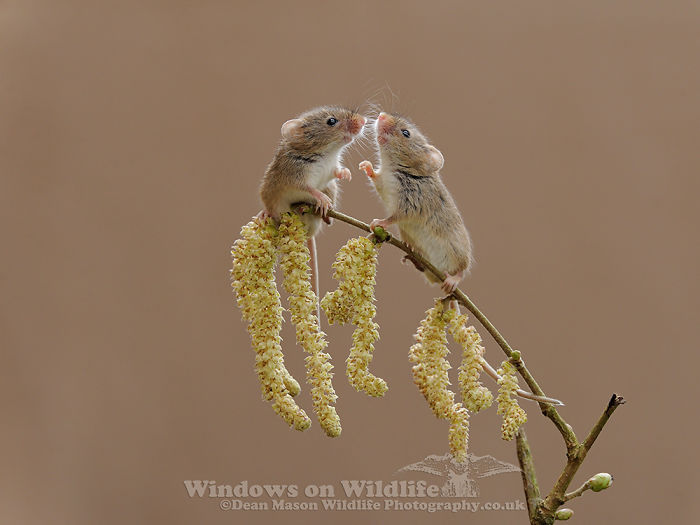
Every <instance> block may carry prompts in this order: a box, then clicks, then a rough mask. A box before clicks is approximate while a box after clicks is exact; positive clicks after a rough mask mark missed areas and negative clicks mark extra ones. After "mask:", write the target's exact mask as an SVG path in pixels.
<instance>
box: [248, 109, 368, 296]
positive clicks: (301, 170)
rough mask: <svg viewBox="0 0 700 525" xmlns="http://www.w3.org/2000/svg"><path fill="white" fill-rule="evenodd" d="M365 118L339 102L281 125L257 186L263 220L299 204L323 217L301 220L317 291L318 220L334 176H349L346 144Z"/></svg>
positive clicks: (332, 192)
mask: <svg viewBox="0 0 700 525" xmlns="http://www.w3.org/2000/svg"><path fill="white" fill-rule="evenodd" d="M366 121H367V119H366V118H365V117H363V116H362V115H360V114H358V113H357V112H356V111H353V110H351V109H346V108H342V107H338V106H321V107H318V108H315V109H312V110H310V111H307V112H306V113H303V114H301V115H299V116H298V117H297V118H294V119H291V120H288V121H287V122H285V123H284V124H282V140H281V141H280V143H279V145H278V147H277V150H276V151H275V156H274V158H273V159H272V162H270V164H269V165H268V166H267V170H266V171H265V175H264V177H263V180H262V184H261V186H260V197H261V199H262V202H263V206H264V208H263V210H262V211H261V212H260V213H259V214H258V216H259V217H261V218H267V217H272V218H273V219H274V220H275V221H276V222H278V223H279V221H280V217H281V215H282V214H283V213H286V212H288V211H295V210H294V209H293V208H294V207H295V206H297V205H299V204H302V203H309V204H312V205H315V206H316V209H317V210H319V211H320V212H321V217H319V216H318V215H314V214H311V213H307V214H304V215H302V217H301V219H302V221H303V222H304V224H305V225H306V227H307V230H308V234H309V251H310V252H311V267H312V268H313V269H314V270H313V271H314V282H315V292H316V294H318V293H319V290H318V268H317V262H316V242H315V240H314V236H315V235H316V233H318V230H319V229H320V227H321V220H325V221H326V222H328V218H327V217H326V214H327V213H328V210H329V209H331V208H333V207H334V206H335V204H336V202H337V198H338V186H337V183H336V179H341V180H350V178H351V176H350V170H349V169H347V168H344V167H342V166H341V164H340V163H341V158H342V154H343V151H344V150H345V148H346V147H347V146H348V145H350V143H351V142H352V141H353V140H355V139H356V138H357V137H358V136H360V135H361V133H362V129H363V127H364V125H365V122H366Z"/></svg>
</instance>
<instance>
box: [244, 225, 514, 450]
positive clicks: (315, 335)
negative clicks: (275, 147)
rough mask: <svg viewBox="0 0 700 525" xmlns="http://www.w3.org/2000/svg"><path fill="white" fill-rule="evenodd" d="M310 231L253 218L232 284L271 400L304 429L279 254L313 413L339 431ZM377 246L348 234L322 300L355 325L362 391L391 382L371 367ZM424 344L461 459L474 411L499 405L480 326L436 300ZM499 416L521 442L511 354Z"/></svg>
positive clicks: (440, 410) (376, 391) (353, 356)
mask: <svg viewBox="0 0 700 525" xmlns="http://www.w3.org/2000/svg"><path fill="white" fill-rule="evenodd" d="M306 239H307V234H306V229H305V226H304V224H303V223H302V222H301V220H300V218H299V216H298V215H296V214H291V213H288V214H285V215H283V217H282V221H281V224H280V226H279V228H277V227H276V226H275V224H274V222H273V221H272V219H267V220H262V219H254V220H253V221H251V222H249V223H248V224H246V225H245V226H244V227H243V229H242V230H241V238H240V239H239V240H237V241H236V242H235V243H234V245H233V248H232V250H231V254H232V256H233V269H232V270H231V279H232V287H233V289H234V291H235V293H236V296H237V300H238V304H239V306H240V308H241V311H242V314H243V318H244V319H245V320H247V321H248V332H249V333H250V336H251V341H252V345H253V349H254V350H255V352H256V358H255V368H256V371H257V374H258V378H259V379H260V385H261V388H262V393H263V398H264V399H266V400H268V401H271V402H272V407H273V409H274V410H275V412H277V413H278V414H279V415H280V416H281V417H282V418H283V419H284V420H285V421H286V422H287V424H289V425H290V426H293V427H294V428H296V429H297V430H305V429H307V428H309V426H310V425H311V420H310V419H309V417H308V416H307V415H306V413H305V412H304V410H302V409H301V408H300V407H299V406H298V405H297V404H296V403H295V401H294V399H293V397H294V396H296V395H297V394H298V393H299V390H300V389H299V383H298V382H297V381H296V380H295V379H294V378H293V377H292V376H291V374H290V373H289V372H288V371H287V369H286V368H285V366H284V357H283V354H282V348H281V344H280V343H281V340H282V339H281V337H280V331H281V327H282V312H283V310H284V309H283V308H282V305H281V302H280V295H279V292H278V291H277V286H276V283H275V274H274V269H275V260H276V258H277V256H278V255H279V257H280V266H281V268H282V272H283V274H284V281H283V285H284V288H285V290H286V291H287V292H288V293H289V310H290V313H291V318H292V322H293V323H294V325H295V327H296V339H297V342H299V344H300V345H301V346H302V347H303V348H304V350H305V351H306V352H307V353H308V354H309V355H308V356H307V357H306V370H307V381H308V383H309V384H310V385H311V397H312V399H313V406H314V412H315V413H316V416H317V418H318V420H319V423H320V425H321V427H322V428H323V429H324V431H325V432H326V434H327V435H329V436H331V437H335V436H338V435H340V432H341V426H340V419H339V417H338V414H337V413H336V410H335V407H334V406H333V403H335V401H336V399H337V397H338V396H337V395H336V393H335V390H334V389H333V385H332V383H331V378H332V377H333V374H332V373H331V370H332V369H333V365H331V363H330V356H329V355H328V354H327V353H326V352H324V349H325V348H326V346H328V343H327V342H326V339H325V334H324V333H323V332H322V331H321V330H320V327H319V319H318V317H317V316H316V306H317V301H318V299H317V297H316V294H315V293H314V291H313V288H312V286H311V280H310V275H309V273H310V269H309V259H310V254H309V251H308V248H307V246H306ZM378 251H379V244H377V243H375V242H373V240H371V239H369V238H366V237H359V238H355V239H350V240H349V241H348V242H347V244H346V245H345V246H343V247H342V248H341V249H340V251H339V252H338V254H337V257H336V261H335V263H334V264H333V267H334V269H335V274H334V277H335V279H336V280H338V282H339V283H338V288H337V289H336V290H335V291H333V292H329V293H327V294H326V296H325V297H324V298H323V300H322V301H321V307H322V308H323V309H324V311H325V312H326V315H327V316H328V320H329V322H330V323H331V324H332V323H335V322H337V323H340V324H345V323H352V324H353V325H355V327H356V328H355V331H354V332H353V345H352V348H351V350H350V355H349V357H348V359H347V376H348V379H349V381H350V384H351V385H352V386H353V387H354V388H355V389H356V390H358V391H363V392H365V393H367V394H368V395H371V396H374V397H381V396H383V395H384V394H385V393H386V391H387V388H388V387H387V384H386V382H385V381H384V380H383V379H381V378H379V377H376V376H374V375H373V374H372V373H371V372H370V371H369V370H368V368H369V364H370V362H371V361H372V354H373V352H374V342H375V341H377V340H378V339H379V325H377V323H375V322H374V316H375V315H376V313H377V310H376V307H375V305H374V301H375V298H374V286H375V284H376V282H375V277H376V267H377V253H378ZM448 329H449V332H450V333H451V335H452V337H453V338H454V340H455V341H456V342H457V343H459V344H460V345H461V346H462V349H463V353H462V363H461V365H460V367H459V370H460V371H459V376H458V377H459V385H460V393H461V397H462V403H456V402H455V393H454V392H452V391H451V390H450V389H449V385H450V381H449V377H448V371H449V369H450V368H451V366H450V364H449V362H448V361H447V355H448V353H449V350H448V349H447V337H446V331H447V330H448ZM415 338H416V344H414V345H413V346H412V347H411V349H410V352H409V359H410V361H411V362H412V363H414V366H413V378H414V382H415V383H416V385H417V386H418V388H419V389H420V391H421V393H422V394H423V396H424V397H425V399H426V400H427V401H428V404H429V405H430V407H431V409H432V410H433V413H434V414H435V415H436V416H437V417H439V418H442V419H447V420H449V421H450V430H449V444H450V450H451V452H452V454H453V456H454V457H455V459H456V460H457V461H460V462H461V461H465V460H466V458H467V443H468V435H469V414H470V412H471V413H476V412H479V411H481V410H484V409H486V408H488V407H490V406H491V404H492V403H493V394H492V393H491V392H490V391H489V390H488V388H486V387H485V386H484V385H482V384H481V382H480V380H479V376H480V374H481V372H482V370H483V365H482V362H483V353H484V347H483V346H481V337H480V336H479V334H478V332H477V331H476V329H475V328H474V327H473V326H467V316H466V315H461V314H459V313H458V312H457V311H456V310H454V309H445V308H444V301H442V300H438V301H436V303H435V306H433V307H432V308H431V309H430V310H428V311H427V316H426V318H425V319H424V320H423V321H422V322H421V324H420V326H419V327H418V330H417V333H416V335H415ZM498 373H499V374H500V376H501V377H500V379H499V380H498V384H499V386H500V388H499V391H498V397H497V401H498V413H499V414H501V415H503V425H502V426H501V435H502V437H503V439H507V440H510V439H513V437H514V436H515V434H516V433H517V431H518V429H519V428H520V426H521V425H522V424H523V423H525V421H526V420H527V415H526V414H525V411H524V410H523V409H522V408H520V406H518V403H517V402H516V400H515V399H514V396H515V392H516V390H517V389H518V380H517V378H516V376H515V369H514V367H513V365H512V364H511V363H510V362H509V361H504V362H503V364H502V365H501V368H500V369H499V370H498Z"/></svg>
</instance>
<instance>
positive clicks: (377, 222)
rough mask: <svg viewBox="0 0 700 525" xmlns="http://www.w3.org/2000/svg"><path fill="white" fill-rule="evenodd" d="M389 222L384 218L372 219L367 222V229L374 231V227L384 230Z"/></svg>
mask: <svg viewBox="0 0 700 525" xmlns="http://www.w3.org/2000/svg"><path fill="white" fill-rule="evenodd" d="M390 224H391V223H390V222H389V221H387V220H386V219H374V220H372V222H370V223H369V229H370V230H372V231H374V229H375V228H384V229H385V230H386V229H387V228H388V227H389V225H390Z"/></svg>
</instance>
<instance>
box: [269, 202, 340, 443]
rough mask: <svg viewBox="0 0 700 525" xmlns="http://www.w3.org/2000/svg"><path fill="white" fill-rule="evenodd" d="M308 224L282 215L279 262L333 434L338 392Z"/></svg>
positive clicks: (318, 401) (316, 394)
mask: <svg viewBox="0 0 700 525" xmlns="http://www.w3.org/2000/svg"><path fill="white" fill-rule="evenodd" d="M306 240H307V233H306V227H305V226H304V224H303V223H302V221H301V219H300V218H299V216H298V215H296V214H293V213H287V214H284V215H283V216H282V222H281V224H280V228H279V241H278V246H279V252H280V256H281V257H280V266H281V267H282V271H283V273H284V288H285V290H286V291H287V292H288V293H289V311H290V313H291V317H292V322H293V323H294V325H295V327H296V338H297V342H298V343H299V344H300V345H301V346H302V347H303V348H304V350H305V351H306V352H307V353H308V354H309V355H308V356H307V357H306V377H307V381H308V383H309V384H310V385H311V398H312V400H313V405H314V412H315V413H316V417H317V418H318V420H319V423H320V425H321V428H323V430H324V431H325V432H326V434H327V435H328V436H330V437H336V436H339V435H340V432H341V430H342V429H341V426H340V418H339V417H338V414H337V412H336V410H335V407H334V406H333V403H335V401H336V399H338V396H337V395H336V393H335V390H334V389H333V384H332V382H331V379H332V377H333V374H332V373H331V370H332V369H333V365H332V364H331V363H330V356H329V355H328V354H327V353H326V352H324V351H323V350H324V348H326V346H328V343H327V342H326V339H325V334H324V333H323V332H322V331H321V329H320V326H319V322H318V318H317V317H316V303H317V301H318V298H317V297H316V294H315V293H314V291H313V288H312V286H311V277H310V268H309V259H310V257H311V256H310V254H309V249H308V248H307V246H306Z"/></svg>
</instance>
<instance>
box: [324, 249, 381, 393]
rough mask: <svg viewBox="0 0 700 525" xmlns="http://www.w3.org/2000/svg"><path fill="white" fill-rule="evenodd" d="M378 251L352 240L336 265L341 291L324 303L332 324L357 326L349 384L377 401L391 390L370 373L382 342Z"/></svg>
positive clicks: (347, 369)
mask: <svg viewBox="0 0 700 525" xmlns="http://www.w3.org/2000/svg"><path fill="white" fill-rule="evenodd" d="M378 251H379V246H378V245H376V244H375V243H373V242H372V241H371V240H369V239H367V238H366V237H358V238H356V239H350V240H349V241H348V242H347V243H346V244H345V246H343V247H342V248H341V249H340V251H338V255H337V256H336V261H335V263H333V268H335V274H334V278H335V279H336V280H338V282H339V283H338V288H337V289H336V290H334V291H333V292H329V293H327V294H326V296H325V297H324V298H323V300H322V301H321V307H322V308H323V310H324V311H325V312H326V316H327V317H328V321H329V322H330V323H331V324H333V323H336V322H337V323H339V324H345V323H348V322H351V323H352V324H354V325H355V326H356V329H355V331H354V332H353V334H352V342H353V344H352V348H351V349H350V355H349V357H348V359H347V361H346V363H347V368H346V372H347V376H348V380H349V381H350V384H351V385H352V386H353V387H354V388H355V390H358V391H363V392H365V393H367V394H368V395H370V396H374V397H381V396H383V395H384V394H385V393H386V391H387V389H388V387H387V384H386V381H384V380H383V379H381V378H379V377H376V376H375V375H373V374H372V373H371V372H369V370H368V368H369V364H370V362H371V361H372V354H373V352H374V342H375V341H377V340H378V339H379V325H378V324H377V323H375V322H374V316H375V315H376V313H377V309H376V307H375V306H374V300H375V299H374V285H375V284H376V281H375V277H376V273H377V253H378Z"/></svg>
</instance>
